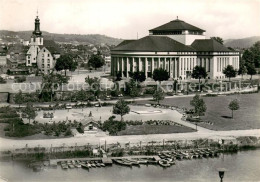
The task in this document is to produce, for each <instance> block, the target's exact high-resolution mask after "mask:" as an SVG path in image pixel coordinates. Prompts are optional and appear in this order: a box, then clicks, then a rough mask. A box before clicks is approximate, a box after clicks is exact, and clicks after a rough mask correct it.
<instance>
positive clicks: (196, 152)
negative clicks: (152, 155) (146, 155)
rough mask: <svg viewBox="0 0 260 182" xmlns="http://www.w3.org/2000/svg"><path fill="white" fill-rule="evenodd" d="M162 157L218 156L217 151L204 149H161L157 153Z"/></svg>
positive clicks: (180, 158) (191, 157) (174, 158)
mask: <svg viewBox="0 0 260 182" xmlns="http://www.w3.org/2000/svg"><path fill="white" fill-rule="evenodd" d="M158 156H159V157H160V158H162V159H173V160H176V159H178V160H182V159H193V158H203V157H206V158H207V157H218V156H219V151H218V150H212V149H209V148H206V149H195V150H179V151H178V150H174V151H163V152H160V153H159V155H158Z"/></svg>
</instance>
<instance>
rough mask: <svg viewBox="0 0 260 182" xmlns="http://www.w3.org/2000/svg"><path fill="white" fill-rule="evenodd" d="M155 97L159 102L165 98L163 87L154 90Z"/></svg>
mask: <svg viewBox="0 0 260 182" xmlns="http://www.w3.org/2000/svg"><path fill="white" fill-rule="evenodd" d="M153 99H154V100H155V101H156V102H157V104H159V102H160V100H163V99H164V93H163V91H162V89H160V88H158V89H156V90H155V91H154V94H153Z"/></svg>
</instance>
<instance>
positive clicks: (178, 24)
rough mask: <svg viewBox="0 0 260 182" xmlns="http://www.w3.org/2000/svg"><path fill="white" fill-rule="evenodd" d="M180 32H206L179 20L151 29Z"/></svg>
mask: <svg viewBox="0 0 260 182" xmlns="http://www.w3.org/2000/svg"><path fill="white" fill-rule="evenodd" d="M178 30H191V31H200V32H205V30H203V29H200V28H198V27H195V26H193V25H191V24H188V23H186V22H185V21H182V20H179V19H176V20H173V21H170V22H168V23H166V24H164V25H161V26H159V27H156V28H154V29H151V30H150V31H154V32H156V31H160V32H162V31H163V32H169V31H178Z"/></svg>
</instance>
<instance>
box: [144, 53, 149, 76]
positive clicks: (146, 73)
mask: <svg viewBox="0 0 260 182" xmlns="http://www.w3.org/2000/svg"><path fill="white" fill-rule="evenodd" d="M144 65H145V66H144V73H145V77H146V78H147V76H148V60H147V57H145V64H144Z"/></svg>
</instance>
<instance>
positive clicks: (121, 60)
mask: <svg viewBox="0 0 260 182" xmlns="http://www.w3.org/2000/svg"><path fill="white" fill-rule="evenodd" d="M120 62H121V75H122V77H124V58H123V57H121V59H120Z"/></svg>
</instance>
